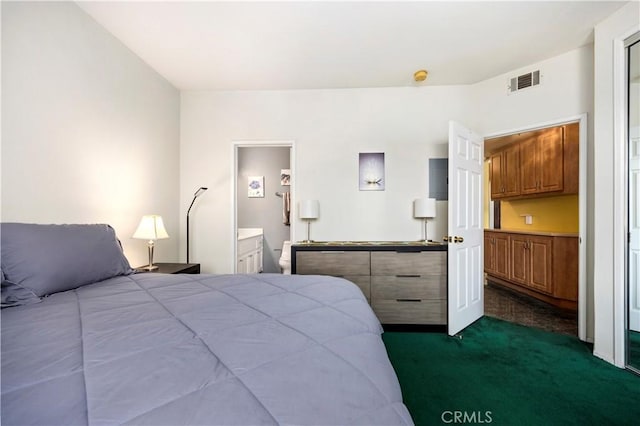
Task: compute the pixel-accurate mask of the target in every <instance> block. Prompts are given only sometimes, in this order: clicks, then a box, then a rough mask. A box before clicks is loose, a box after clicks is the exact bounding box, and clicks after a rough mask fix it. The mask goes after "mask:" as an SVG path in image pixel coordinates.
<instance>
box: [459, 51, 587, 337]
mask: <svg viewBox="0 0 640 426" xmlns="http://www.w3.org/2000/svg"><path fill="white" fill-rule="evenodd" d="M535 70H540V72H541V74H542V79H541V82H542V83H541V84H540V85H539V86H534V87H532V88H530V89H525V90H523V91H521V92H516V93H512V94H507V86H508V81H509V79H510V78H511V77H514V76H518V75H521V74H524V73H526V72H530V71H535ZM472 95H473V102H474V104H475V105H476V108H475V110H476V111H477V112H476V113H475V114H473V115H472V116H470V117H469V123H470V125H471V126H472V127H473V128H475V130H476V131H478V132H480V133H481V134H483V135H493V134H497V133H506V132H510V133H512V131H513V130H515V129H522V128H526V127H530V126H535V125H539V124H542V123H548V122H553V121H557V120H563V119H566V118H569V117H573V116H577V115H580V114H583V113H586V114H587V122H588V130H587V158H588V160H587V210H588V212H593V208H594V204H595V201H594V200H595V198H594V197H593V196H592V194H593V188H594V177H593V147H594V143H593V140H594V139H593V123H592V121H593V120H592V117H593V45H588V46H584V47H582V48H579V49H576V50H572V51H570V52H567V53H565V54H562V55H559V56H556V57H553V58H550V59H547V60H545V61H542V62H539V63H536V64H532V65H529V66H526V67H524V68H520V69H517V70H514V71H512V72H509V73H507V74H503V75H500V76H497V77H494V78H492V79H489V80H486V81H483V82H480V83H478V84H475V85H474V86H473V92H472ZM593 221H594V215H593V214H591V213H588V214H587V242H586V243H587V247H586V248H587V262H586V263H587V274H586V280H587V336H586V337H587V339H588V340H592V339H593V336H594V332H593V329H594V315H593V312H594V311H593V287H594V284H593V263H594V262H593V250H594V238H593V235H594V228H593V223H594V222H593Z"/></svg>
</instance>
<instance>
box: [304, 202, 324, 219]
mask: <svg viewBox="0 0 640 426" xmlns="http://www.w3.org/2000/svg"><path fill="white" fill-rule="evenodd" d="M299 212H300V219H317V218H318V217H320V203H318V200H304V201H300V210H299Z"/></svg>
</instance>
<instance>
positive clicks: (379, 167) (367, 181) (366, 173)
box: [359, 152, 385, 191]
mask: <svg viewBox="0 0 640 426" xmlns="http://www.w3.org/2000/svg"><path fill="white" fill-rule="evenodd" d="M359 166H360V172H359V188H360V191H384V185H385V180H384V152H361V153H360V156H359Z"/></svg>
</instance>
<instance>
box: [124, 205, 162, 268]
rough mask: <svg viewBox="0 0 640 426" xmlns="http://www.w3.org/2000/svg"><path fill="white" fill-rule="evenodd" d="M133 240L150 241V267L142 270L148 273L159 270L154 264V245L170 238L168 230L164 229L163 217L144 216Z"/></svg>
mask: <svg viewBox="0 0 640 426" xmlns="http://www.w3.org/2000/svg"><path fill="white" fill-rule="evenodd" d="M133 238H136V239H139V240H148V241H149V266H144V267H142V268H140V269H144V270H146V271H153V270H155V269H158V267H157V266H155V265H154V264H153V243H154V241H155V240H161V239H164V238H169V234H167V231H166V229H164V223H163V222H162V217H161V216H158V215H155V214H150V215H145V216H142V219H141V220H140V224H139V225H138V229H136V232H135V233H134V234H133Z"/></svg>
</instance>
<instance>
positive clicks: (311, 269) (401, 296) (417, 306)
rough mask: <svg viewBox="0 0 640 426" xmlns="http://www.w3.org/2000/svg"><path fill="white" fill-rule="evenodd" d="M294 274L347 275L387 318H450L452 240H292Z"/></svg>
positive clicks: (440, 320)
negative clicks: (449, 242) (449, 255)
mask: <svg viewBox="0 0 640 426" xmlns="http://www.w3.org/2000/svg"><path fill="white" fill-rule="evenodd" d="M291 269H292V273H294V274H301V275H332V276H336V277H343V278H345V279H347V280H349V281H351V282H353V283H355V284H356V285H358V287H360V289H361V290H362V292H363V293H364V295H365V297H366V298H367V300H368V301H369V303H370V304H371V307H372V308H373V310H374V312H375V313H376V315H377V316H378V319H379V320H380V322H381V323H383V324H438V325H442V324H446V322H447V246H446V245H443V244H422V243H417V242H407V243H403V242H340V241H337V242H327V243H321V242H318V243H311V244H294V245H292V246H291Z"/></svg>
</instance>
